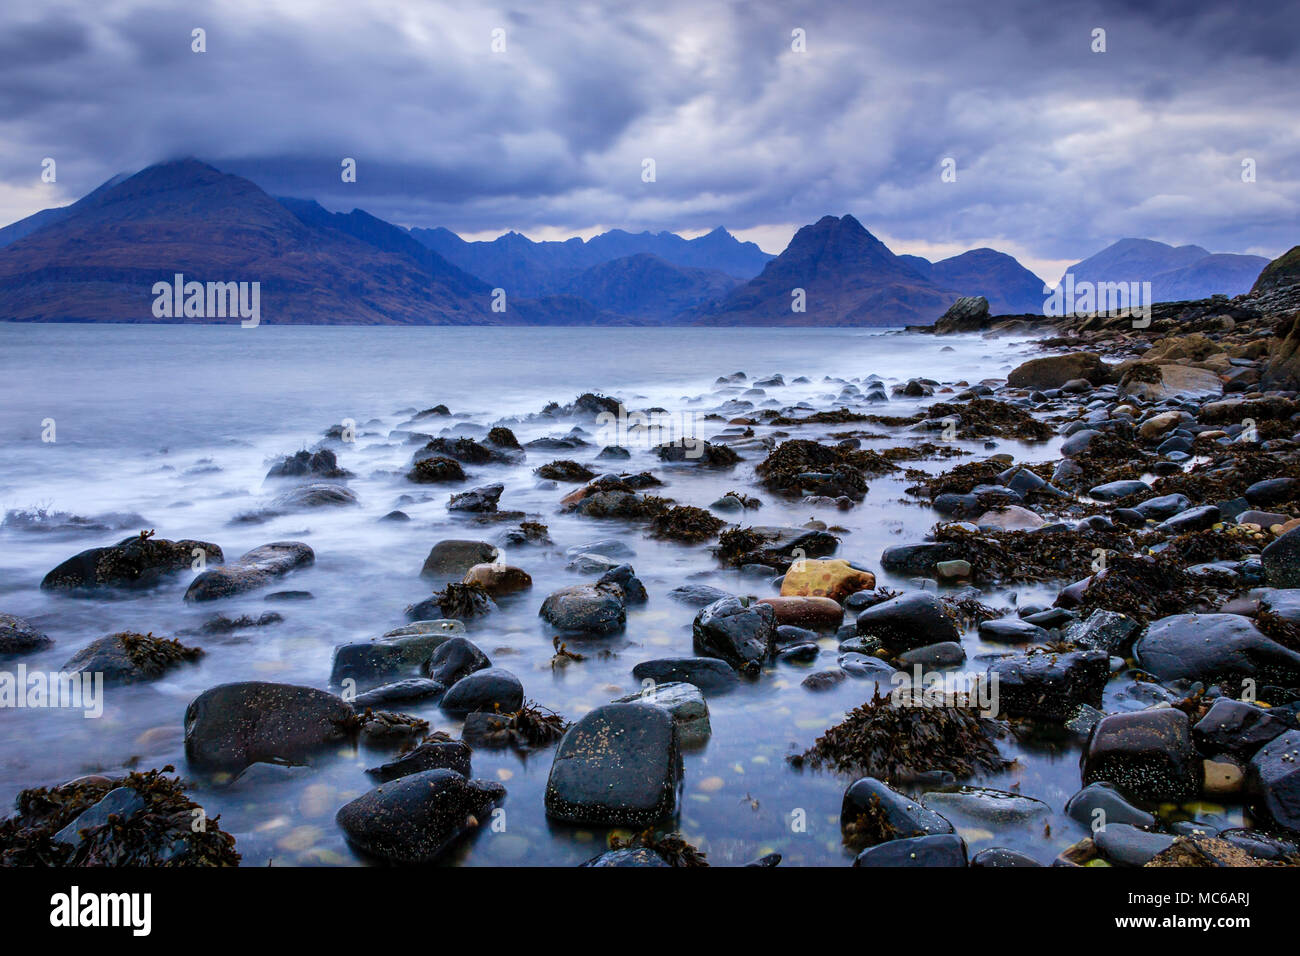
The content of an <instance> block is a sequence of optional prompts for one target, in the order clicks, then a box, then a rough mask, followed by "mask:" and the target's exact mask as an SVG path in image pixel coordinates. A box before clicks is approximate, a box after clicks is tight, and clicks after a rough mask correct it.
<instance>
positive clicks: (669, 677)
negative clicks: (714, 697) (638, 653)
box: [632, 657, 740, 694]
mask: <svg viewBox="0 0 1300 956" xmlns="http://www.w3.org/2000/svg"><path fill="white" fill-rule="evenodd" d="M632 676H633V677H635V678H636V679H637V680H639V681H641V682H642V683H644V682H645V681H653V682H655V683H656V684H673V683H679V682H681V683H687V684H694V685H695V686H696V687H698V688H699V689H700V690H702V691H703V692H704V693H705V694H721V693H725V692H726V691H729V690H731V689H733V688H734V687H735V686H736V685H737V684H739V683H740V675H739V674H738V673H737V672H736V669H735V668H734V667H732V666H731V665H730V664H728V663H727V662H726V661H724V660H721V659H719V658H717V657H664V658H659V659H657V660H652V661H642V662H641V663H639V664H637V665H636V666H635V667H633V668H632Z"/></svg>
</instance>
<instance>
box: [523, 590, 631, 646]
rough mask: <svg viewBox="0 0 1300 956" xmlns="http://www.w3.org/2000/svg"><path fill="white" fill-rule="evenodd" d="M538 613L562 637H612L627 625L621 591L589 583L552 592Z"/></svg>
mask: <svg viewBox="0 0 1300 956" xmlns="http://www.w3.org/2000/svg"><path fill="white" fill-rule="evenodd" d="M538 614H540V615H541V617H542V618H543V620H545V621H546V622H547V623H548V624H550V625H551V626H552V627H555V628H557V629H558V630H560V631H563V632H564V633H566V634H589V635H593V636H601V635H605V634H613V633H615V632H617V631H621V630H622V629H623V627H624V626H625V625H626V623H627V609H626V607H625V606H624V602H623V596H622V590H621V589H620V588H616V587H610V586H600V585H591V584H575V585H571V586H569V587H567V588H560V589H559V590H558V591H554V592H552V593H551V594H550V596H548V597H547V598H546V600H545V601H543V602H542V607H541V610H540V611H538Z"/></svg>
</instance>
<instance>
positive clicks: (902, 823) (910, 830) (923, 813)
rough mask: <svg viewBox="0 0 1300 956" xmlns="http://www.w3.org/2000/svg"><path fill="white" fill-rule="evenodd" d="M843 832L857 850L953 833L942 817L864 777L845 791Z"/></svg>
mask: <svg viewBox="0 0 1300 956" xmlns="http://www.w3.org/2000/svg"><path fill="white" fill-rule="evenodd" d="M840 829H841V830H842V831H843V833H844V842H845V843H846V844H847V845H849V846H854V847H861V846H874V845H875V844H877V843H885V842H887V841H889V840H900V839H906V838H907V837H917V836H932V835H934V834H939V833H952V832H954V831H953V826H952V824H951V823H950V822H949V821H948V820H947V819H945V818H944V816H943V815H942V814H940V813H936V812H935V811H933V810H929V809H927V808H926V807H925V806H924V805H922V804H921V802H920V801H917V800H913V799H912V798H911V797H909V796H907V795H906V794H903V793H900V792H899V791H897V790H895V789H894V788H893V787H891V786H889V784H887V783H885V782H884V781H882V780H877V779H876V778H875V777H862V778H861V779H859V780H857V781H855V782H854V783H852V784H850V785H849V787H848V789H847V790H845V791H844V800H843V802H842V804H841V806H840Z"/></svg>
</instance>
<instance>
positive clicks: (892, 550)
mask: <svg viewBox="0 0 1300 956" xmlns="http://www.w3.org/2000/svg"><path fill="white" fill-rule="evenodd" d="M965 557H966V553H965V552H964V551H963V550H962V548H961V546H960V545H957V544H954V543H952V542H950V541H923V542H921V543H919V544H896V545H893V546H892V547H888V548H886V549H885V550H884V551H883V552H881V555H880V566H881V567H882V568H884V569H885V570H886V571H892V572H894V573H895V574H912V575H916V574H921V575H927V576H932V575H933V574H934V573H935V572H934V568H935V565H936V564H938V563H939V562H940V561H957V560H961V559H963V558H965Z"/></svg>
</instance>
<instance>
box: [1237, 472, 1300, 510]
mask: <svg viewBox="0 0 1300 956" xmlns="http://www.w3.org/2000/svg"><path fill="white" fill-rule="evenodd" d="M1297 491H1300V481H1297V480H1296V479H1295V478H1266V479H1264V480H1263V481H1257V482H1255V483H1254V484H1253V485H1251V486H1250V487H1248V488H1247V489H1246V490H1245V491H1244V492H1243V493H1242V494H1243V496H1244V497H1245V499H1246V500H1247V501H1248V502H1250V503H1251V504H1252V505H1254V506H1255V507H1256V508H1265V507H1268V506H1269V505H1280V504H1283V503H1285V502H1287V501H1290V500H1292V499H1293V498H1295V497H1296V494H1297Z"/></svg>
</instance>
